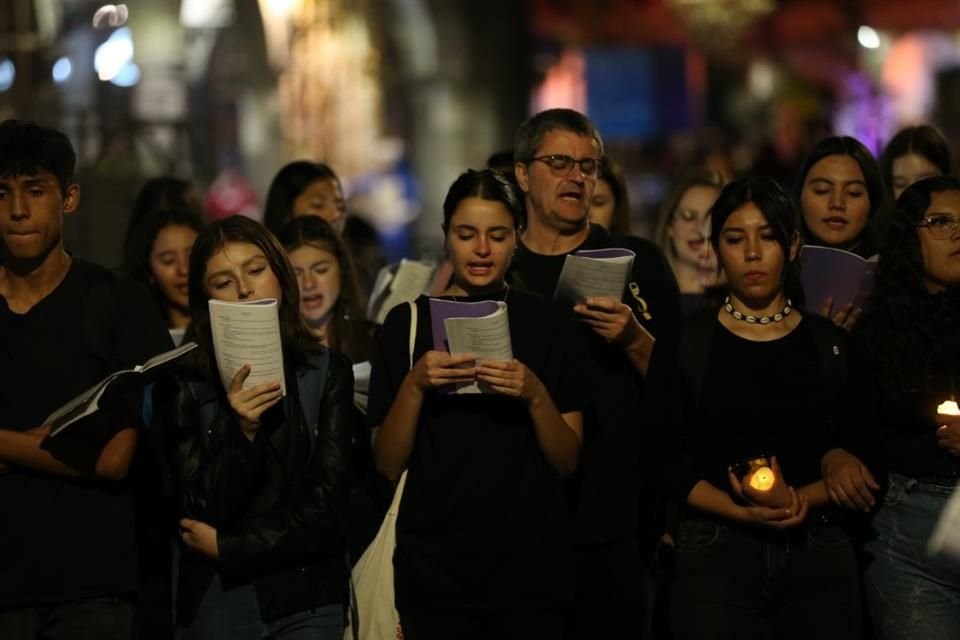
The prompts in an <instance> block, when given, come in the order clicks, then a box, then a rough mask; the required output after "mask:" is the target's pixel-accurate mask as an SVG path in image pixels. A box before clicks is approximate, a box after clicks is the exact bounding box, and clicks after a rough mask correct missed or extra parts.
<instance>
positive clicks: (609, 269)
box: [553, 249, 635, 303]
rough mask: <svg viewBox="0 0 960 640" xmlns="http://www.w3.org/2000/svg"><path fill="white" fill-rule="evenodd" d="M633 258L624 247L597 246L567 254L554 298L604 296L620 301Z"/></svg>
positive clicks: (567, 299)
mask: <svg viewBox="0 0 960 640" xmlns="http://www.w3.org/2000/svg"><path fill="white" fill-rule="evenodd" d="M634 257H635V256H634V253H633V252H632V251H629V250H627V249H597V250H593V251H578V252H577V253H574V254H570V255H568V256H567V257H566V259H565V260H564V261H563V269H562V270H561V271H560V278H559V279H558V280H557V288H556V290H555V291H554V294H553V297H554V299H556V300H566V301H568V302H573V303H580V302H583V301H584V300H586V299H587V298H595V297H601V296H603V297H608V298H613V299H614V300H620V299H621V298H622V297H623V288H624V287H625V286H626V284H627V278H628V276H629V275H630V269H632V268H633V259H634Z"/></svg>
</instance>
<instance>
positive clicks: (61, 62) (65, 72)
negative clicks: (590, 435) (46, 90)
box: [53, 56, 73, 84]
mask: <svg viewBox="0 0 960 640" xmlns="http://www.w3.org/2000/svg"><path fill="white" fill-rule="evenodd" d="M71 73H73V63H71V62H70V58H67V57H66V56H64V57H62V58H59V59H58V60H57V61H56V62H54V63H53V81H54V82H56V83H57V84H60V83H62V82H66V81H67V80H69V79H70V74H71Z"/></svg>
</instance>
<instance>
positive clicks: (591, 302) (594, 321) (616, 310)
mask: <svg viewBox="0 0 960 640" xmlns="http://www.w3.org/2000/svg"><path fill="white" fill-rule="evenodd" d="M573 310H574V312H576V313H577V314H579V315H580V316H581V319H582V320H583V322H585V323H586V324H588V325H590V327H591V328H592V329H593V330H594V331H595V332H596V333H597V335H599V336H601V337H602V338H603V339H605V340H606V341H607V342H615V343H617V344H622V345H628V344H630V343H631V342H633V340H634V338H635V337H636V335H637V333H639V332H640V323H639V322H637V318H636V317H635V316H634V315H633V311H632V310H631V309H630V307H629V305H626V304H623V303H622V302H620V301H619V300H614V299H613V298H607V297H597V298H587V299H586V301H585V302H583V303H581V304H577V305H574V307H573Z"/></svg>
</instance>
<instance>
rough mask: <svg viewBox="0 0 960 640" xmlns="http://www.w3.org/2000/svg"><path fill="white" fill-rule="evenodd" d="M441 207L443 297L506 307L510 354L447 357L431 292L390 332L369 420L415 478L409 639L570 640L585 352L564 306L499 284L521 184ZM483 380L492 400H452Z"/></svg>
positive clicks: (393, 322) (406, 578)
mask: <svg viewBox="0 0 960 640" xmlns="http://www.w3.org/2000/svg"><path fill="white" fill-rule="evenodd" d="M443 210H444V220H443V230H444V235H445V243H446V247H447V252H448V255H449V259H450V261H451V263H452V265H453V270H454V273H453V278H452V281H451V284H450V286H449V287H448V288H447V290H446V291H445V292H444V294H445V295H444V296H443V297H442V299H443V300H444V301H445V302H448V303H449V302H472V303H476V302H483V301H487V302H493V303H494V305H495V306H496V307H497V308H499V309H502V307H501V305H500V304H496V303H502V304H504V305H505V306H506V311H507V315H508V323H509V338H510V345H511V348H512V355H513V357H512V358H511V359H509V360H483V359H478V358H477V357H476V355H475V354H473V353H463V354H460V355H451V354H450V353H448V352H447V351H444V350H437V349H436V345H435V342H434V335H433V326H432V322H431V305H430V300H429V299H428V298H427V297H425V296H421V297H420V298H419V299H418V300H417V301H416V303H415V308H416V311H417V312H416V314H413V313H411V307H410V306H409V305H400V306H398V307H396V308H394V309H393V310H392V311H391V312H390V314H389V315H388V316H387V319H386V322H385V323H384V325H383V329H382V332H381V334H380V340H379V344H378V345H377V349H376V350H375V355H374V358H373V361H372V362H373V370H372V373H371V384H370V388H371V395H370V403H369V407H368V419H369V420H370V424H371V425H372V426H373V427H374V428H375V436H374V438H375V439H374V447H373V448H374V459H375V462H376V464H377V468H378V469H379V470H380V472H381V473H382V474H384V475H385V476H387V477H389V478H391V479H396V478H398V477H399V476H400V475H401V473H402V472H403V471H404V469H406V470H407V480H406V485H405V489H404V494H403V499H402V502H401V505H400V512H399V516H398V520H397V547H396V551H395V555H394V567H395V570H396V579H395V591H396V607H397V611H398V612H399V613H400V620H401V625H402V627H403V632H404V637H405V638H407V640H420V639H421V638H454V637H455V638H488V637H491V638H512V637H537V638H558V639H559V638H561V637H562V635H563V609H564V607H565V606H567V605H568V604H569V603H570V602H571V601H572V599H573V561H572V547H571V537H570V523H569V514H568V512H567V507H566V503H565V500H564V494H563V489H562V486H561V480H560V479H561V477H562V476H564V475H567V474H569V473H571V472H572V471H573V470H574V469H575V468H576V466H577V462H578V459H579V454H580V449H581V444H582V439H583V427H582V423H583V419H582V407H583V406H584V405H585V403H586V398H585V397H584V389H585V385H584V384H583V383H582V380H583V379H582V378H581V375H583V370H582V369H583V365H582V363H583V362H587V361H588V358H586V357H585V346H584V345H583V344H582V342H581V341H582V338H581V337H580V331H579V328H578V326H577V325H576V321H575V320H574V319H573V316H572V315H571V314H570V313H569V311H568V310H565V309H561V308H560V307H559V306H557V305H555V304H554V303H553V302H551V301H549V300H545V299H541V298H538V297H535V296H531V295H528V294H524V293H521V292H519V291H512V290H510V289H509V288H508V286H507V285H506V283H505V282H504V276H505V275H506V272H507V269H508V267H509V265H510V260H511V257H512V255H513V250H514V248H515V247H516V244H517V227H518V225H519V222H520V220H521V213H522V205H521V200H520V196H519V193H518V191H517V189H516V187H515V186H514V185H512V184H511V183H510V182H508V181H507V180H506V179H504V178H503V176H501V175H500V174H497V173H496V172H493V171H490V170H484V171H469V172H467V173H465V174H463V175H461V176H460V177H459V178H458V179H457V180H456V181H455V182H454V183H453V185H452V186H451V187H450V190H449V192H448V194H447V198H446V200H445V202H444V207H443ZM418 318H419V320H417V319H418ZM411 363H413V366H412V367H411ZM474 382H477V383H479V385H478V387H479V389H480V390H481V391H482V393H471V394H465V395H460V394H456V393H451V392H450V391H451V389H452V388H453V387H456V386H462V385H463V383H467V384H470V385H472V383H474Z"/></svg>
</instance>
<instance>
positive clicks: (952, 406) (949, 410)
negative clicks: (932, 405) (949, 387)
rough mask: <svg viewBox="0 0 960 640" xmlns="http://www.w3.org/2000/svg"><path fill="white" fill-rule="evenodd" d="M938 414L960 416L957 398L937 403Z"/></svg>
mask: <svg viewBox="0 0 960 640" xmlns="http://www.w3.org/2000/svg"><path fill="white" fill-rule="evenodd" d="M937 415H940V416H960V407H958V406H957V402H956V400H946V401H944V402H941V403H940V404H938V405H937Z"/></svg>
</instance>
